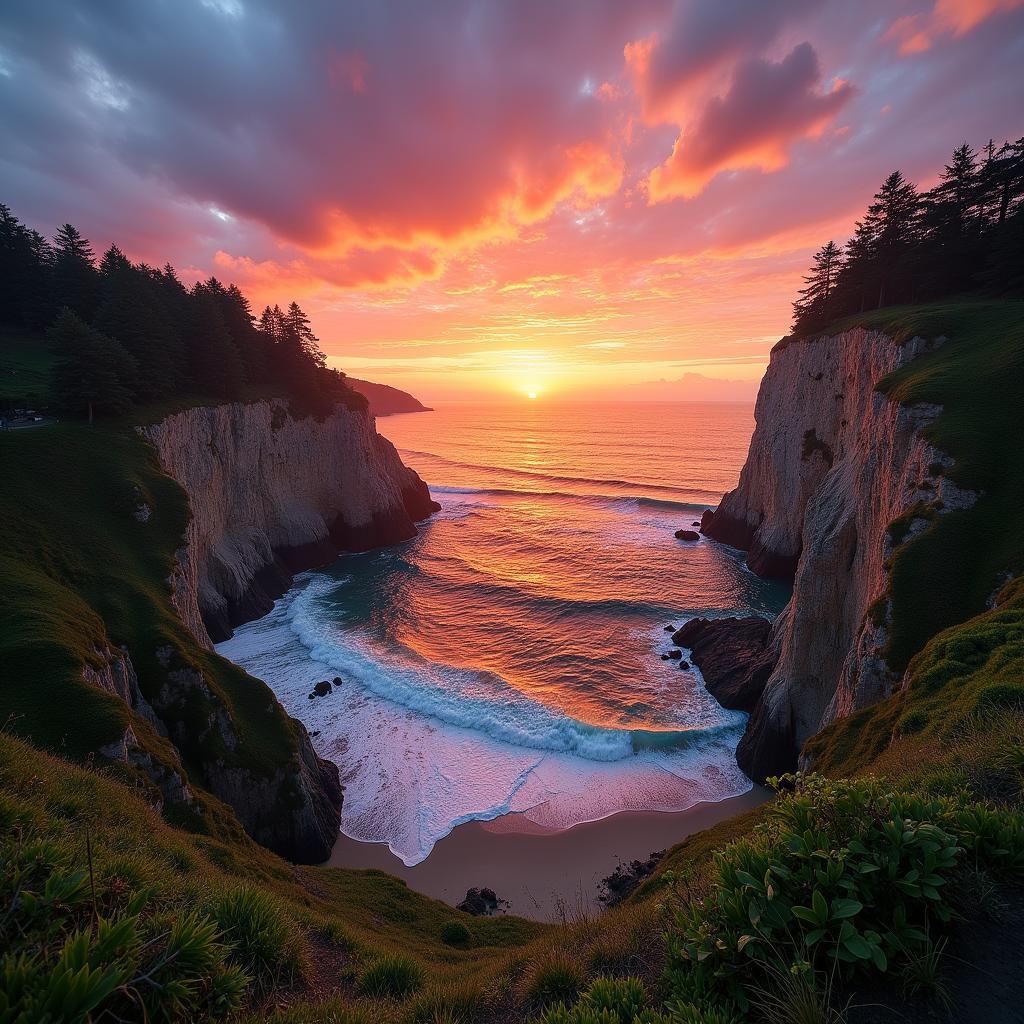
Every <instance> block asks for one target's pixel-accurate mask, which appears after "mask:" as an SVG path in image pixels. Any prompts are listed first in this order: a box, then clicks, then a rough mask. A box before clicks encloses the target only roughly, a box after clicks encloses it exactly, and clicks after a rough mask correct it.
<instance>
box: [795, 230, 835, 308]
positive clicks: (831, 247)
mask: <svg viewBox="0 0 1024 1024" xmlns="http://www.w3.org/2000/svg"><path fill="white" fill-rule="evenodd" d="M842 266H843V253H842V250H841V249H840V248H839V246H838V245H836V243H835V242H832V241H829V242H826V244H825V245H823V246H822V247H821V248H820V249H819V250H818V251H817V252H816V253H815V254H814V263H813V265H812V267H811V271H810V273H809V274H808V275H807V276H806V277H805V278H804V284H805V287H803V288H801V289H800V291H799V295H800V297H799V298H798V299H797V300H796V302H794V303H793V315H794V318H795V322H797V323H802V324H804V325H805V326H806V327H808V328H810V327H811V326H812V325H815V326H824V325H825V324H826V323H827V322H828V320H827V316H828V313H827V311H828V308H829V305H828V303H829V298H830V297H831V295H832V292H833V290H834V289H835V285H836V280H837V278H838V277H839V271H840V270H841V269H842Z"/></svg>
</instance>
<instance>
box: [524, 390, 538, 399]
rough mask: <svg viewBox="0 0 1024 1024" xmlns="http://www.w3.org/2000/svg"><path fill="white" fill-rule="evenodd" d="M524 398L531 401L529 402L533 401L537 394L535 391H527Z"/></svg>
mask: <svg viewBox="0 0 1024 1024" xmlns="http://www.w3.org/2000/svg"><path fill="white" fill-rule="evenodd" d="M526 397H527V398H529V399H531V400H532V399H535V398H536V397H537V392H536V391H527V392H526Z"/></svg>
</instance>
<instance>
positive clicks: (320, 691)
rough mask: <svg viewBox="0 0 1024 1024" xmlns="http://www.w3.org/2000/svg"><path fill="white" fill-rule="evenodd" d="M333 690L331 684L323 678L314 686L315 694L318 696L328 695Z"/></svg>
mask: <svg viewBox="0 0 1024 1024" xmlns="http://www.w3.org/2000/svg"><path fill="white" fill-rule="evenodd" d="M330 692H331V684H330V683H329V682H328V681H327V680H326V679H321V680H320V682H319V683H317V684H316V686H314V687H313V694H314V695H315V696H317V697H326V696H327V694H329V693H330Z"/></svg>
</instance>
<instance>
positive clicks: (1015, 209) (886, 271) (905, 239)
mask: <svg viewBox="0 0 1024 1024" xmlns="http://www.w3.org/2000/svg"><path fill="white" fill-rule="evenodd" d="M804 283H805V287H803V288H801V289H800V292H799V298H798V299H797V300H796V302H794V303H793V333H794V334H796V335H807V334H812V333H814V332H815V331H820V330H823V329H824V328H826V327H827V326H828V325H829V324H831V323H833V322H834V321H836V320H838V319H840V318H842V317H844V316H849V315H851V314H856V313H863V312H865V311H866V310H870V309H880V308H881V307H883V306H892V305H898V304H903V303H918V302H930V301H933V300H935V299H940V298H944V297H948V296H954V295H966V294H969V293H972V292H983V293H988V294H991V295H1002V296H1019V295H1024V138H1021V139H1018V140H1017V141H1016V142H1006V143H1004V144H1003V145H1002V146H1000V147H999V148H998V149H997V148H996V146H995V143H994V142H991V141H990V142H989V143H988V145H986V146H985V147H984V148H983V149H982V150H981V152H980V153H979V152H976V151H975V150H974V149H973V148H972V147H971V146H970V145H969V144H968V143H966V142H965V143H963V145H961V146H958V147H957V148H956V149H955V150H954V151H953V155H952V157H951V159H950V162H949V163H948V164H946V165H945V167H944V168H943V170H942V173H941V174H940V176H939V181H938V183H937V184H936V185H935V187H934V188H932V189H929V190H928V191H924V192H922V191H919V190H918V189H917V187H916V186H915V185H914V184H913V183H912V182H909V181H907V180H906V178H904V176H903V174H902V173H901V172H900V171H893V172H892V174H890V175H889V176H888V177H887V178H886V179H885V181H884V182H883V183H882V186H881V188H880V189H879V190H878V192H876V193H875V196H874V199H873V200H872V202H871V204H870V205H869V206H868V208H867V212H866V213H865V215H864V217H863V218H862V219H861V220H859V221H857V224H856V228H855V230H854V233H853V237H852V238H851V239H850V240H849V241H848V242H847V243H846V246H845V248H841V247H840V246H838V245H836V243H835V242H834V241H830V242H828V243H827V244H825V245H823V246H822V247H821V248H820V249H819V250H818V251H817V252H816V253H815V254H814V261H813V265H812V267H811V270H810V272H809V273H808V275H807V276H806V277H805V278H804Z"/></svg>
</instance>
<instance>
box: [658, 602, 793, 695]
mask: <svg viewBox="0 0 1024 1024" xmlns="http://www.w3.org/2000/svg"><path fill="white" fill-rule="evenodd" d="M770 636H771V623H770V622H769V621H768V620H767V619H762V618H761V617H760V616H759V615H750V616H747V617H746V618H742V619H740V618H727V619H691V620H690V621H689V622H687V623H686V624H685V625H684V626H683V627H682V628H681V629H678V630H677V631H676V632H675V633H673V634H672V642H673V643H674V644H679V646H680V647H686V648H688V649H689V650H690V661H692V662H693V664H694V665H696V666H697V667H698V668H699V669H700V671H701V674H702V675H703V676H704V685H705V686H706V687H707V690H708V692H709V693H710V694H711V695H712V696H713V697H714V698H715V700H717V701H718V703H719V704H721V705H722V707H726V708H733V709H736V710H739V711H752V710H753V708H754V706H755V705H756V704H757V702H758V700H759V699H760V697H761V694H762V693H763V692H764V687H765V684H766V683H767V682H768V677H769V676H770V675H771V674H772V669H773V668H774V667H775V652H774V650H773V649H772V647H771V646H770V644H769V639H770Z"/></svg>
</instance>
